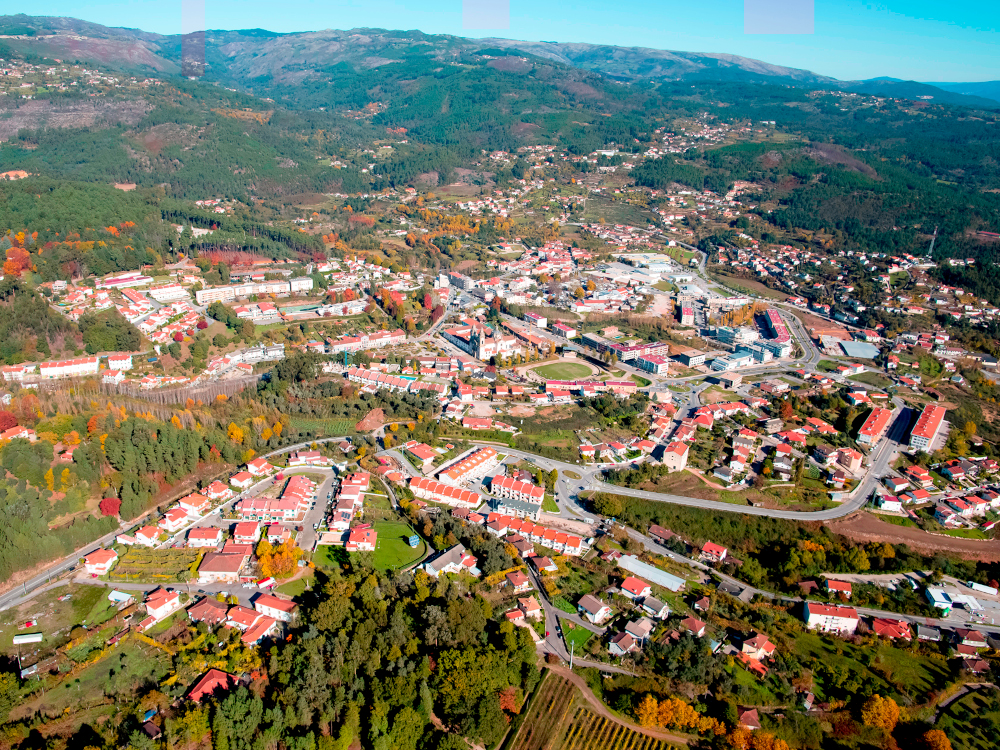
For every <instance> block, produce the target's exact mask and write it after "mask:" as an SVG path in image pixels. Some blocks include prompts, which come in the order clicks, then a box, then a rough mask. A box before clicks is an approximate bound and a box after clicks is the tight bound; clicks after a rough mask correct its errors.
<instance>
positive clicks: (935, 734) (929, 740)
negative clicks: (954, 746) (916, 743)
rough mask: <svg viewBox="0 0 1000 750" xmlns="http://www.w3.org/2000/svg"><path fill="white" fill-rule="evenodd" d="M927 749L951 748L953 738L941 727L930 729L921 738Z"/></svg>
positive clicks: (948, 749) (946, 749) (941, 749)
mask: <svg viewBox="0 0 1000 750" xmlns="http://www.w3.org/2000/svg"><path fill="white" fill-rule="evenodd" d="M920 742H921V743H922V745H923V747H924V748H925V750H951V740H949V739H948V735H946V734H945V733H944V732H942V731H941V730H940V729H928V730H927V731H926V732H924V734H923V736H922V737H921V738H920Z"/></svg>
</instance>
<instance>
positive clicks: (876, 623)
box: [872, 617, 913, 641]
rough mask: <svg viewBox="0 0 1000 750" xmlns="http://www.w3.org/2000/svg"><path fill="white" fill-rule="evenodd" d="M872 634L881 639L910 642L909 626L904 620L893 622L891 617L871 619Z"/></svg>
mask: <svg viewBox="0 0 1000 750" xmlns="http://www.w3.org/2000/svg"><path fill="white" fill-rule="evenodd" d="M872 632H873V633H874V634H875V635H877V636H880V637H882V638H889V639H891V640H896V639H897V638H900V639H902V640H904V641H909V640H912V638H913V636H912V634H911V633H910V625H909V623H907V622H906V620H894V619H892V618H891V617H875V618H873V619H872Z"/></svg>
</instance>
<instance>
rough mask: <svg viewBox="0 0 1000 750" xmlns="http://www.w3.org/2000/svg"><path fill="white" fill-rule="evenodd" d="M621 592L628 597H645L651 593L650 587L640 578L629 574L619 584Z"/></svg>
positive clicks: (633, 598) (635, 598)
mask: <svg viewBox="0 0 1000 750" xmlns="http://www.w3.org/2000/svg"><path fill="white" fill-rule="evenodd" d="M621 590H622V593H623V594H624V595H625V596H627V597H628V598H629V599H632V600H637V599H645V598H646V597H647V596H649V595H650V594H652V593H653V589H652V587H651V586H650V585H649V584H648V583H646V582H645V581H643V580H642V579H640V578H636V577H634V576H629V577H628V578H626V579H625V580H624V581H622V585H621Z"/></svg>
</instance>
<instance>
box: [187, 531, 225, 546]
mask: <svg viewBox="0 0 1000 750" xmlns="http://www.w3.org/2000/svg"><path fill="white" fill-rule="evenodd" d="M220 544H222V529H220V528H218V527H215V526H199V527H197V528H194V529H191V530H190V531H189V532H188V536H187V546H188V547H218V546H219V545H220Z"/></svg>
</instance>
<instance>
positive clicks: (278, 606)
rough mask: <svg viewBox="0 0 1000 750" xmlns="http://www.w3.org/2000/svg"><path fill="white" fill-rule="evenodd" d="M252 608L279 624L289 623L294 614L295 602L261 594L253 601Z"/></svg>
mask: <svg viewBox="0 0 1000 750" xmlns="http://www.w3.org/2000/svg"><path fill="white" fill-rule="evenodd" d="M253 607H254V609H256V610H257V611H258V612H260V613H261V614H262V615H266V616H267V617H273V618H274V619H275V620H280V621H281V622H291V620H292V617H293V616H294V614H295V607H296V605H295V602H290V601H288V600H287V599H279V598H278V597H276V596H272V595H271V594H261V595H260V596H258V597H257V598H256V599H254V602H253Z"/></svg>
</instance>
